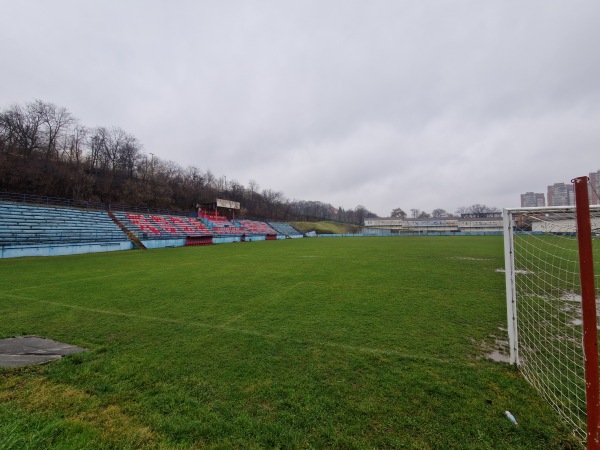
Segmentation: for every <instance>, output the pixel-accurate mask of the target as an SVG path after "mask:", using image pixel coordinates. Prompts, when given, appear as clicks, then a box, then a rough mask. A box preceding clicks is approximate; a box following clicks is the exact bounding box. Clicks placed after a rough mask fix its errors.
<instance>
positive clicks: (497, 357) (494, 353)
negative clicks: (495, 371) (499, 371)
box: [485, 350, 510, 363]
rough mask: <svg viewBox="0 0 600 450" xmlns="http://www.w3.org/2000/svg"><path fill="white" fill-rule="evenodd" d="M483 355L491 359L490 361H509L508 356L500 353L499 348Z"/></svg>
mask: <svg viewBox="0 0 600 450" xmlns="http://www.w3.org/2000/svg"><path fill="white" fill-rule="evenodd" d="M485 357H486V358H488V359H491V360H492V361H496V362H503V363H509V362H510V356H508V355H506V354H504V353H502V352H501V351H499V350H493V351H492V352H491V353H488V354H487V355H485Z"/></svg>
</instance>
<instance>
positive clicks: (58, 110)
mask: <svg viewBox="0 0 600 450" xmlns="http://www.w3.org/2000/svg"><path fill="white" fill-rule="evenodd" d="M0 191H4V192H15V193H23V194H33V195H44V196H51V197H63V198H68V199H73V200H84V201H93V202H103V203H113V204H114V203H118V204H127V205H136V206H144V207H149V208H159V209H172V210H184V211H191V210H193V209H194V207H195V205H196V204H197V203H199V202H209V201H214V200H215V199H216V198H226V199H228V200H233V201H238V202H240V203H241V205H242V208H243V209H242V211H241V215H242V216H247V217H256V218H269V219H273V220H286V221H308V220H311V221H314V220H326V221H337V222H345V223H354V224H361V223H362V221H363V220H364V219H365V218H368V217H376V215H375V214H373V213H371V212H370V211H369V210H367V208H365V207H364V206H362V205H359V206H357V207H356V208H354V209H344V208H341V207H335V206H333V205H331V204H328V203H323V202H320V201H304V200H290V199H287V198H286V197H285V195H284V194H283V193H282V192H277V191H273V190H272V189H268V188H265V189H261V188H260V186H259V184H258V183H257V182H256V181H250V182H249V183H248V185H247V186H244V185H242V184H241V183H239V182H238V181H235V180H228V179H227V177H226V176H225V175H223V176H216V175H214V174H213V173H212V172H211V171H210V170H209V169H206V168H205V169H201V168H198V167H195V166H189V167H186V168H183V167H181V166H180V165H179V164H177V163H176V162H173V161H167V160H163V159H161V158H158V157H156V156H155V155H154V154H152V153H145V152H144V149H143V145H142V143H141V142H140V141H139V140H138V139H137V138H136V137H135V136H133V135H132V134H130V133H128V132H127V131H125V130H123V129H121V128H119V127H105V126H93V127H90V126H87V125H84V124H82V123H80V122H79V121H78V120H77V119H76V117H75V116H74V115H73V114H71V112H69V111H68V110H67V109H66V108H64V107H60V106H56V105H54V104H52V103H46V102H43V101H41V100H35V101H33V102H30V103H26V104H24V105H17V104H15V105H12V106H9V107H7V108H5V109H4V110H2V111H1V112H0Z"/></svg>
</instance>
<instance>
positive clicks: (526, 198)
mask: <svg viewBox="0 0 600 450" xmlns="http://www.w3.org/2000/svg"><path fill="white" fill-rule="evenodd" d="M532 206H546V199H545V197H544V194H543V193H538V192H525V193H524V194H521V207H525V208H529V207H532Z"/></svg>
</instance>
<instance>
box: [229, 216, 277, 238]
mask: <svg viewBox="0 0 600 450" xmlns="http://www.w3.org/2000/svg"><path fill="white" fill-rule="evenodd" d="M238 223H239V224H240V226H242V227H243V228H245V229H246V230H247V231H248V233H250V234H253V235H265V236H276V235H277V234H278V233H277V231H276V230H274V229H273V228H272V227H270V226H269V225H268V224H266V223H265V222H259V221H256V220H248V219H243V220H238Z"/></svg>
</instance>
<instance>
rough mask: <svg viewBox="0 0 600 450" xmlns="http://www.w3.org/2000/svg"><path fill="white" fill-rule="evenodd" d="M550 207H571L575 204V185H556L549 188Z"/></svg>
mask: <svg viewBox="0 0 600 450" xmlns="http://www.w3.org/2000/svg"><path fill="white" fill-rule="evenodd" d="M547 199H548V206H569V205H574V204H575V191H574V190H573V185H571V184H565V183H554V184H553V185H552V186H548V197H547Z"/></svg>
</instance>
